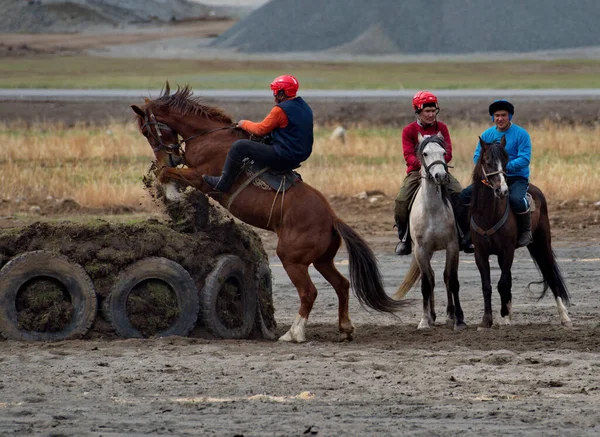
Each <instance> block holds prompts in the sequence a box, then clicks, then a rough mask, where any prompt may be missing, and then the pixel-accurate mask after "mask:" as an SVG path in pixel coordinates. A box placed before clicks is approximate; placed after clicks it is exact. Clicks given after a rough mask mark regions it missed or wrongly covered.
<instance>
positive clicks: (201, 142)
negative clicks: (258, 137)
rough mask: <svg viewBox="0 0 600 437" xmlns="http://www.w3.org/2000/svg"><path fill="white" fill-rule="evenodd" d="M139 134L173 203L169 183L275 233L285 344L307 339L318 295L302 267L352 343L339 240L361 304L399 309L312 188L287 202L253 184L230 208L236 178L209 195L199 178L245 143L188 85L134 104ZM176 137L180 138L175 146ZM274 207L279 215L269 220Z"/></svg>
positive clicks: (368, 254) (302, 187) (355, 238)
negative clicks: (285, 281) (293, 299)
mask: <svg viewBox="0 0 600 437" xmlns="http://www.w3.org/2000/svg"><path fill="white" fill-rule="evenodd" d="M131 108H132V109H133V111H134V112H135V113H136V114H137V121H138V123H139V127H140V130H141V132H142V134H143V135H144V136H145V137H146V139H147V140H148V142H149V143H150V145H151V146H152V149H153V151H154V155H155V157H156V160H157V162H158V165H159V167H160V166H162V170H161V171H160V174H159V181H160V182H161V183H163V184H167V189H166V193H167V196H168V197H170V198H171V200H173V198H174V197H175V196H174V194H175V193H176V190H173V189H172V188H168V187H169V184H172V183H173V182H174V181H176V182H178V183H180V184H182V185H184V186H187V185H189V186H192V187H194V188H197V189H199V190H201V191H202V192H204V193H206V194H208V195H209V196H211V197H213V198H214V199H215V200H216V201H218V202H219V203H220V204H221V205H223V206H225V207H227V206H228V209H229V211H230V212H231V213H232V214H233V215H234V216H236V217H237V218H239V219H240V220H242V221H244V222H246V223H248V224H250V225H252V226H255V227H258V228H262V229H267V230H269V231H273V232H276V233H277V236H278V243H277V256H278V257H279V258H280V260H281V262H282V264H283V267H284V269H285V271H286V272H287V274H288V276H289V277H290V279H291V280H292V283H293V284H294V286H295V287H296V289H297V290H298V294H299V296H300V310H299V311H298V315H297V316H296V319H295V320H294V322H293V324H292V326H291V327H290V329H289V331H288V332H287V333H286V334H284V335H283V336H282V337H280V340H283V341H292V342H298V343H300V342H304V341H306V335H305V327H306V323H307V320H308V316H309V314H310V311H311V309H312V307H313V304H314V302H315V299H316V297H317V289H316V287H315V285H314V284H313V282H312V281H311V279H310V276H309V274H308V267H309V266H310V265H311V264H313V265H314V266H315V268H316V269H317V270H318V271H319V272H320V273H321V274H322V275H323V276H324V277H325V279H326V280H327V281H328V282H329V283H330V284H331V285H332V286H333V288H334V289H335V291H336V293H337V296H338V300H339V330H340V339H341V340H351V339H352V336H353V333H354V325H353V324H352V321H351V320H350V316H349V314H348V301H349V286H350V284H349V282H348V280H347V279H346V278H345V277H344V276H342V274H341V273H340V272H339V271H338V270H337V269H336V267H335V265H334V262H333V260H334V257H335V255H336V253H337V252H338V250H339V248H340V244H341V240H342V239H343V240H344V242H345V243H346V247H347V249H348V255H349V269H350V281H351V283H352V288H353V290H354V292H355V294H356V296H357V298H358V300H359V302H360V303H361V304H362V305H366V306H368V307H370V308H372V309H374V310H376V311H381V312H388V313H392V312H395V311H396V310H398V309H399V308H400V307H402V306H403V305H404V304H405V303H404V302H399V301H395V300H393V299H392V298H390V297H389V296H388V295H387V294H386V293H385V290H384V288H383V283H382V279H381V274H380V272H379V269H378V267H377V261H376V259H375V256H374V254H373V252H372V251H371V249H370V248H369V246H368V245H367V243H366V242H365V241H364V240H363V239H362V238H361V237H360V236H359V235H358V234H357V233H356V232H355V231H354V230H353V229H352V228H350V226H348V225H347V224H346V223H344V222H343V221H342V220H340V219H339V218H338V217H337V216H336V215H335V213H334V212H333V210H332V209H331V206H330V205H329V203H328V202H327V200H326V199H325V197H324V196H323V195H322V194H321V193H320V192H319V191H317V190H316V189H314V188H313V187H311V186H310V185H308V184H306V183H304V182H302V181H299V182H297V183H296V184H295V185H294V186H293V187H292V188H291V189H290V190H289V191H286V192H285V196H282V195H281V193H280V194H279V196H278V197H277V198H276V196H277V194H276V192H275V191H265V190H262V189H260V188H258V187H256V186H254V185H252V184H250V185H248V186H247V187H246V188H244V189H243V190H242V191H241V192H240V193H239V194H238V195H237V196H236V197H235V199H234V201H233V202H232V203H231V204H230V205H228V204H229V203H230V202H229V200H230V197H231V196H230V193H235V192H236V190H237V189H238V188H239V187H240V185H242V184H243V182H244V179H245V178H243V177H238V178H237V180H236V181H235V183H234V185H233V186H232V188H231V190H230V191H229V193H218V192H215V191H214V190H213V189H212V188H211V187H210V186H208V185H207V184H206V183H205V182H204V180H203V179H202V174H208V175H214V176H218V175H220V174H221V170H222V169H223V165H224V163H225V158H226V156H227V152H228V150H229V148H230V147H231V145H232V143H233V142H234V141H235V140H236V139H239V138H248V134H247V133H245V132H244V131H242V130H241V129H234V127H233V120H232V118H231V117H230V116H229V115H227V114H225V113H224V112H223V111H221V110H220V109H218V108H214V107H210V106H206V105H203V104H202V103H200V100H199V98H197V97H192V91H191V89H190V88H189V87H188V86H186V87H184V88H178V89H177V91H176V92H175V93H173V94H171V93H170V88H169V84H168V83H167V84H166V87H165V89H164V91H163V92H162V93H161V95H160V96H159V97H158V98H157V99H155V100H149V99H146V102H145V104H144V105H143V106H141V107H138V106H136V105H132V106H131ZM178 134H179V135H181V136H182V137H183V138H184V140H182V141H181V142H179V141H178ZM181 143H185V164H186V166H187V168H177V167H174V166H175V165H177V164H178V163H179V162H181V155H182V154H181V150H180V148H179V147H180V145H181ZM275 202H277V203H276V205H277V213H276V214H271V211H272V207H273V205H274V204H275Z"/></svg>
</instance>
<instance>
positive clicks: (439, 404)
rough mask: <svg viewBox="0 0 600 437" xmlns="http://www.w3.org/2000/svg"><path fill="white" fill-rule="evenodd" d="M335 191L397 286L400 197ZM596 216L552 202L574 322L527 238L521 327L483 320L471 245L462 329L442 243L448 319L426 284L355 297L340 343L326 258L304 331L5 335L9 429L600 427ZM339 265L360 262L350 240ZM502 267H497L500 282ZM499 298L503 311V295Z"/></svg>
mask: <svg viewBox="0 0 600 437" xmlns="http://www.w3.org/2000/svg"><path fill="white" fill-rule="evenodd" d="M331 202H332V205H333V206H334V208H335V210H336V213H337V214H338V215H339V216H340V217H342V218H343V219H344V220H345V221H347V222H348V223H349V224H350V225H351V226H353V227H354V228H355V229H358V230H360V232H361V234H363V235H364V236H365V237H366V238H367V240H368V242H369V244H370V245H371V246H372V247H373V248H375V251H376V254H377V256H378V259H379V262H380V267H381V270H382V272H383V279H384V285H385V287H386V290H387V291H388V293H390V294H391V293H393V292H394V291H395V289H396V287H397V286H398V284H399V283H400V280H401V278H402V276H403V274H404V272H405V271H406V270H407V269H408V265H409V262H410V258H408V257H396V256H394V255H392V250H393V247H394V244H395V238H394V235H393V231H392V230H391V223H388V220H389V215H390V214H389V212H390V211H391V209H390V208H392V206H393V199H389V198H385V197H379V198H378V200H376V201H374V202H373V201H371V200H369V197H368V196H367V197H366V198H365V199H357V198H341V197H334V198H332V199H331ZM594 214H597V210H596V209H595V207H594V206H593V205H582V204H580V203H578V202H566V203H563V204H559V203H555V204H551V208H550V216H551V218H553V219H554V222H553V223H554V224H553V236H554V247H555V250H556V253H557V257H558V261H559V264H560V266H561V268H562V271H563V274H564V276H565V279H566V282H567V285H568V287H569V290H570V292H571V296H572V301H573V304H572V306H571V308H570V314H571V317H572V319H573V322H574V329H571V330H568V329H564V328H562V327H561V326H560V324H559V320H558V315H557V312H556V307H555V305H554V302H553V299H552V298H551V297H550V296H547V297H546V298H544V299H542V300H538V295H539V293H540V291H541V290H540V289H538V288H535V286H533V287H534V288H533V290H532V291H528V290H527V284H529V283H530V282H532V281H536V280H537V279H538V277H539V276H538V273H537V270H536V268H535V265H534V264H533V263H532V262H531V260H530V259H529V256H528V254H527V253H526V251H523V250H519V251H518V252H517V257H516V260H515V264H514V267H513V303H514V305H513V311H514V316H513V321H512V323H513V325H512V326H510V327H503V328H500V327H498V326H497V325H495V327H494V328H492V329H490V330H483V331H481V330H478V329H477V324H478V323H479V321H480V320H481V316H482V314H483V303H482V297H481V291H480V280H479V275H478V272H477V268H476V266H475V264H474V261H473V257H472V256H467V255H461V264H460V270H459V279H460V282H461V301H462V305H463V309H464V310H465V320H466V322H467V324H468V326H469V327H468V328H467V330H465V331H463V332H461V333H455V332H454V331H452V330H451V329H450V328H448V327H447V326H446V325H445V323H444V321H445V302H446V299H445V293H444V291H443V284H442V283H441V278H442V269H443V258H441V257H440V256H438V255H436V256H435V257H434V260H433V266H434V270H435V272H436V277H437V278H438V279H437V287H436V297H437V299H436V305H437V307H436V310H437V314H438V322H437V325H436V327H435V328H434V329H432V330H431V331H427V332H421V331H417V329H416V326H417V324H418V321H419V318H420V315H421V314H420V311H421V303H420V296H419V294H420V293H419V292H418V291H413V292H411V293H409V296H408V297H409V298H411V299H413V301H412V305H411V306H410V307H409V308H408V309H407V310H406V311H403V312H402V313H400V314H399V316H398V317H392V316H387V315H379V314H376V313H372V312H367V311H365V310H364V309H362V308H361V307H360V305H359V304H358V303H357V301H356V299H354V298H352V299H351V302H350V314H351V317H352V319H353V321H354V324H355V325H356V328H357V332H356V339H355V341H354V342H351V343H338V330H337V298H336V295H335V292H334V291H333V290H332V288H331V287H330V286H329V285H328V284H327V283H326V281H325V280H324V279H323V278H322V277H320V276H319V275H318V273H316V271H315V270H314V269H312V268H311V269H310V273H311V277H312V278H313V281H314V282H315V284H316V286H317V289H318V290H319V296H318V298H317V301H316V303H315V306H314V309H313V312H312V314H311V318H310V322H309V325H308V328H307V337H308V342H307V343H305V344H302V345H295V344H287V343H280V342H272V341H266V340H244V341H233V340H211V339H205V338H204V339H203V338H164V339H147V340H110V341H109V340H108V339H106V338H92V339H86V340H81V341H79V340H77V341H68V342H59V343H50V344H44V343H24V342H12V341H5V342H0V363H1V366H2V375H0V390H1V391H2V400H1V401H0V435H2V436H3V435H7V436H8V435H11V436H12V435H61V436H82V435H84V436H85V435H90V436H100V435H102V436H116V435H134V436H136V435H139V436H142V435H157V436H158V435H190V436H192V435H194V436H195V435H218V436H221V435H223V436H232V435H243V436H246V437H248V436H264V435H273V436H303V435H326V436H334V435H365V436H371V435H373V436H376V435H377V436H378V435H417V436H419V435H421V436H438V435H439V436H442V435H443V436H448V435H459V434H460V435H463V436H479V435H484V434H485V435H490V436H507V435H519V436H521V435H544V436H587V435H589V436H592V435H597V434H598V431H599V429H600V414H599V413H598V411H599V406H600V372H599V365H598V363H599V362H600V340H599V339H600V324H599V323H598V320H599V318H598V315H599V314H600V303H599V301H598V292H599V289H598V283H600V273H599V272H600V245H599V244H598V241H599V240H598V236H599V235H600V231H599V226H598V225H597V224H593V223H597V215H596V216H594ZM569 220H570V221H569ZM579 223H592V224H587V225H585V226H583V225H582V226H579ZM574 228H575V229H576V230H577V232H572V229H574ZM259 232H261V233H260V236H261V237H262V240H263V242H264V244H265V248H266V251H267V253H268V255H269V261H270V266H271V270H272V272H273V281H274V285H273V304H274V307H275V318H276V320H277V322H278V327H277V328H276V333H277V334H278V335H281V334H283V333H284V332H285V331H286V330H287V329H288V328H289V326H290V325H291V323H292V322H293V319H294V317H295V315H296V313H297V310H298V305H299V301H298V295H297V293H296V290H295V289H294V287H293V286H292V284H291V283H290V281H289V279H288V278H287V275H286V273H285V271H284V269H283V267H282V266H281V264H280V262H279V260H278V259H277V258H276V257H275V256H274V247H275V245H274V242H275V238H274V237H272V236H268V235H267V234H265V233H262V231H259ZM336 263H337V266H338V268H339V269H340V271H341V272H342V273H344V274H346V275H347V255H346V253H345V252H344V251H342V252H340V254H339V255H338V257H337V259H336ZM498 276H499V273H498V270H497V269H495V268H493V269H492V279H493V281H497V279H498ZM493 305H494V310H495V314H494V315H495V317H496V318H498V314H497V312H498V308H499V298H498V296H497V294H495V295H494V300H493ZM28 374H35V375H36V377H35V380H31V379H30V378H26V377H24V375H28Z"/></svg>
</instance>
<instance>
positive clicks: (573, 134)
mask: <svg viewBox="0 0 600 437" xmlns="http://www.w3.org/2000/svg"><path fill="white" fill-rule="evenodd" d="M486 127H487V126H484V125H457V126H451V134H452V137H453V143H454V160H453V162H452V164H453V165H454V167H455V168H454V169H453V170H452V172H453V174H454V175H455V176H456V177H457V178H458V179H459V181H460V182H461V183H462V184H467V183H468V182H469V180H470V174H471V171H472V169H473V163H472V161H471V157H472V153H473V151H474V148H475V145H476V141H477V136H478V135H479V134H480V133H481V132H482V131H483V130H484V129H485V128H486ZM329 132H330V130H329V129H325V128H322V129H319V130H317V132H316V141H315V146H314V152H313V155H312V156H311V157H310V158H309V160H308V161H307V162H306V163H304V164H303V165H302V169H301V173H302V176H303V178H304V180H305V181H306V182H308V183H309V184H311V185H313V186H315V187H316V188H318V189H319V190H321V191H323V192H324V193H325V194H341V195H355V194H357V193H359V192H361V191H365V190H382V191H383V192H385V193H386V194H388V195H390V196H394V195H395V194H396V192H397V191H398V189H399V187H400V184H401V182H402V179H403V177H404V174H405V170H406V167H405V165H404V161H403V158H402V153H401V146H400V130H399V129H381V128H378V129H369V128H356V129H350V130H349V132H348V138H347V141H346V144H341V143H339V142H338V141H334V140H330V139H329ZM529 132H530V134H531V137H532V141H533V151H534V156H533V165H532V183H534V184H536V185H538V186H539V187H540V188H542V190H543V191H544V192H545V193H546V195H547V197H548V198H549V199H554V200H557V199H560V200H568V199H587V200H598V194H597V187H598V186H600V172H598V168H600V158H599V155H598V153H597V142H596V140H597V138H598V135H599V134H600V128H598V127H596V128H590V127H577V126H575V127H556V126H554V125H541V126H536V127H533V128H531V129H530V130H529ZM0 157H1V158H0V184H1V186H2V192H1V196H2V199H0V200H3V199H7V198H10V199H11V200H12V201H14V200H16V199H22V198H26V199H27V201H28V204H31V203H32V202H35V201H36V200H38V201H40V200H43V199H46V198H47V197H48V196H51V197H53V198H58V199H61V198H71V199H74V200H75V201H76V202H77V203H79V204H80V205H82V206H88V207H113V206H118V205H126V206H129V207H133V208H139V209H140V210H145V209H149V208H151V206H150V202H149V199H148V198H147V195H146V194H145V193H144V191H143V188H142V182H141V177H142V176H143V175H144V174H145V173H146V171H147V169H148V167H149V165H150V161H151V160H152V158H153V155H152V151H151V149H150V147H149V146H148V144H147V142H146V140H145V139H144V138H143V137H142V136H141V135H140V134H139V132H138V131H137V130H136V127H135V126H134V125H133V124H127V125H122V124H112V125H109V126H106V127H103V128H90V127H89V126H76V127H74V128H68V129H67V128H65V127H63V126H60V125H35V126H33V127H29V128H26V127H25V126H20V125H0Z"/></svg>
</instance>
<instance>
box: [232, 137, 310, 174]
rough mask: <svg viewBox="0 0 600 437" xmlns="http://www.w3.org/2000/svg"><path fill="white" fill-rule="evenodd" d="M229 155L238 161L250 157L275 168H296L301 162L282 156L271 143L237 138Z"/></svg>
mask: <svg viewBox="0 0 600 437" xmlns="http://www.w3.org/2000/svg"><path fill="white" fill-rule="evenodd" d="M227 156H229V157H230V158H231V159H232V160H234V161H235V162H236V163H241V162H242V161H243V160H244V158H250V159H251V160H253V161H255V162H258V163H261V164H263V165H266V166H268V167H271V168H272V169H275V170H287V169H290V168H295V167H297V166H298V164H299V163H297V162H292V161H290V160H289V159H285V158H283V157H281V156H280V155H279V154H278V153H277V151H276V150H275V148H274V147H273V146H271V145H268V144H262V143H257V142H255V141H250V140H237V141H236V142H234V143H233V144H232V146H231V149H229V153H228V154H227Z"/></svg>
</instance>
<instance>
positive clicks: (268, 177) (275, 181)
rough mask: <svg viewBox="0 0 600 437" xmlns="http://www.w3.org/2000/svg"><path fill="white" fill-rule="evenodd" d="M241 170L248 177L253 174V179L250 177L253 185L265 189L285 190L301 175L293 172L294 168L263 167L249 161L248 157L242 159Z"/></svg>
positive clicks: (299, 179)
mask: <svg viewBox="0 0 600 437" xmlns="http://www.w3.org/2000/svg"><path fill="white" fill-rule="evenodd" d="M298 167H300V166H298ZM298 167H294V168H298ZM242 170H243V171H244V172H245V174H246V175H247V176H248V177H253V176H254V179H252V184H253V185H255V186H257V187H258V188H260V189H262V190H266V191H270V190H273V191H287V190H289V189H290V188H291V187H292V186H294V184H295V183H296V182H298V181H301V180H302V176H300V174H299V173H297V172H295V171H294V169H288V170H274V169H272V168H270V167H265V166H264V165H263V164H261V163H259V162H254V161H251V160H249V159H248V158H246V159H245V160H244V162H243V164H242Z"/></svg>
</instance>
